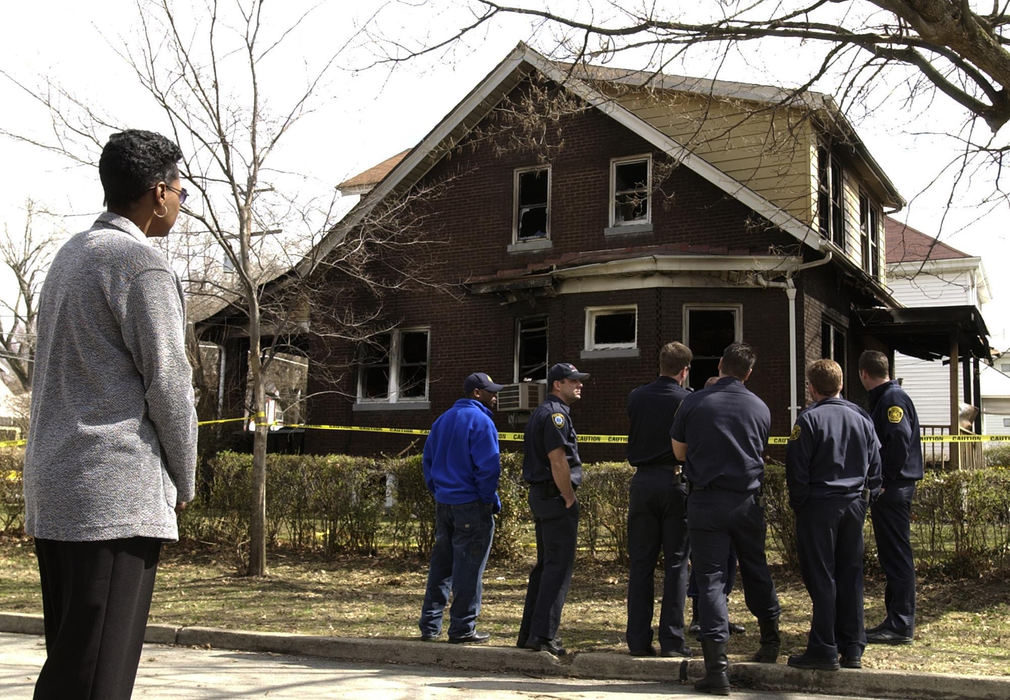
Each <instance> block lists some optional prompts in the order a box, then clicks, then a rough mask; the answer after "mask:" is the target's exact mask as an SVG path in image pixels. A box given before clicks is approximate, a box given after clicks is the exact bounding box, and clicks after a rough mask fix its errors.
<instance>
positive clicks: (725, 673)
mask: <svg viewBox="0 0 1010 700" xmlns="http://www.w3.org/2000/svg"><path fill="white" fill-rule="evenodd" d="M701 651H702V653H703V654H704V655H705V677H704V678H702V679H701V680H700V681H698V682H697V683H695V684H694V689H695V690H697V691H699V692H702V693H711V694H712V695H729V661H728V660H727V659H726V642H715V641H712V640H711V639H702V640H701Z"/></svg>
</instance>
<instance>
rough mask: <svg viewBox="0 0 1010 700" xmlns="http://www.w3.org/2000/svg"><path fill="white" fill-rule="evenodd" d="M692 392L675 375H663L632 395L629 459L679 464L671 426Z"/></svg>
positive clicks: (643, 463) (645, 464)
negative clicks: (678, 381) (672, 442)
mask: <svg viewBox="0 0 1010 700" xmlns="http://www.w3.org/2000/svg"><path fill="white" fill-rule="evenodd" d="M689 394H690V392H689V391H688V390H687V389H685V388H684V387H682V386H681V385H680V384H678V383H677V381H676V380H675V379H673V378H672V377H665V376H664V377H659V378H658V379H656V381H654V382H652V383H650V384H643V385H642V386H640V387H638V388H637V389H635V390H634V391H632V392H631V394H629V395H628V419H629V420H630V421H631V428H630V430H629V431H628V462H630V463H631V465H632V466H635V467H654V466H672V465H675V464H678V462H677V458H676V457H674V456H673V446H672V445H671V444H670V426H671V425H673V416H674V414H676V413H677V409H678V408H679V407H680V402H681V401H683V400H684V398H685V397H686V396H688V395H689Z"/></svg>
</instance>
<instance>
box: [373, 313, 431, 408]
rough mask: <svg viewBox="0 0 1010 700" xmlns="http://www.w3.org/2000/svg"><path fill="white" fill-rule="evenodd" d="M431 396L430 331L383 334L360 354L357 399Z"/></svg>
mask: <svg viewBox="0 0 1010 700" xmlns="http://www.w3.org/2000/svg"><path fill="white" fill-rule="evenodd" d="M427 398H428V331H427V330H425V329H411V330H400V329H396V330H393V331H390V332H388V333H380V334H378V335H376V336H375V337H374V338H372V339H371V340H369V341H368V342H366V343H363V344H362V345H361V347H360V349H359V353H358V401H359V402H386V403H397V402H401V401H424V400H427Z"/></svg>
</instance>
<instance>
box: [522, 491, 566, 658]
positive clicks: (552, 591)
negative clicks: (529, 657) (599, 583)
mask: <svg viewBox="0 0 1010 700" xmlns="http://www.w3.org/2000/svg"><path fill="white" fill-rule="evenodd" d="M529 504H530V511H531V512H532V513H533V525H534V530H535V532H536V539H537V561H536V564H534V565H533V569H532V570H531V571H530V579H529V583H528V585H527V587H526V601H525V604H524V605H523V619H522V622H521V623H520V625H519V638H518V640H517V646H525V645H526V642H527V640H528V639H530V637H540V638H541V639H555V638H556V637H557V634H558V627H559V626H560V625H561V609H562V608H563V607H564V606H565V599H566V598H567V597H568V589H569V588H570V587H571V585H572V570H573V569H574V568H575V548H576V545H577V541H578V534H579V502H578V501H575V503H573V504H572V507H571V508H566V507H565V501H564V499H563V498H561V496H559V495H558V489H557V486H555V485H554V483H553V482H544V483H539V484H530V493H529Z"/></svg>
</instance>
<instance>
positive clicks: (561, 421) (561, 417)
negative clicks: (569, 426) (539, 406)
mask: <svg viewBox="0 0 1010 700" xmlns="http://www.w3.org/2000/svg"><path fill="white" fill-rule="evenodd" d="M551 421H553V422H554V427H556V428H564V427H565V414H564V413H552V414H551Z"/></svg>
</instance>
